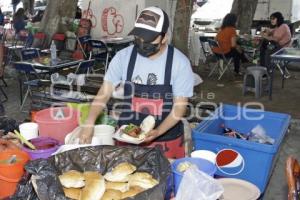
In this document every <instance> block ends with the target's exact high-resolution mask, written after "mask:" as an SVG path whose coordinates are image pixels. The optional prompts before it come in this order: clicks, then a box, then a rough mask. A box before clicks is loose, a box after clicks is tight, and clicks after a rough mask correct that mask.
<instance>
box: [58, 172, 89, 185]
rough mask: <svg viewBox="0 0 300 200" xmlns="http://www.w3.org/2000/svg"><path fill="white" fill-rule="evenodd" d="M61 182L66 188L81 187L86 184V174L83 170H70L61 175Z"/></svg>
mask: <svg viewBox="0 0 300 200" xmlns="http://www.w3.org/2000/svg"><path fill="white" fill-rule="evenodd" d="M59 180H60V183H61V184H62V185H63V186H64V187H66V188H81V187H83V186H85V182H84V180H85V179H84V176H83V174H82V173H81V172H79V171H76V170H70V171H67V172H65V173H63V174H62V175H60V176H59Z"/></svg>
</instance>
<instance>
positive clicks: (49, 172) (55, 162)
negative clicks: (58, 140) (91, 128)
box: [12, 146, 171, 200]
mask: <svg viewBox="0 0 300 200" xmlns="http://www.w3.org/2000/svg"><path fill="white" fill-rule="evenodd" d="M122 162H130V163H132V164H133V165H135V166H136V167H137V171H143V172H148V173H150V174H152V175H153V176H154V177H155V178H156V179H157V180H158V181H159V184H158V185H156V186H155V187H153V188H151V189H149V190H146V191H144V192H141V193H139V194H138V195H136V196H135V197H133V198H127V199H132V200H133V199H134V200H154V199H155V200H160V199H164V196H165V193H166V183H167V178H168V176H169V175H170V174H171V167H170V163H169V161H168V160H167V159H166V158H165V157H164V156H163V153H162V152H161V151H160V150H159V149H158V148H142V147H137V146H126V147H117V146H94V147H84V148H79V149H74V150H71V151H67V152H64V153H61V154H58V155H55V156H52V157H50V158H48V159H38V160H33V161H30V162H29V163H28V164H27V165H26V166H25V169H26V171H27V172H29V173H30V174H31V175H34V177H35V179H37V180H38V181H35V184H36V188H35V191H36V192H37V193H38V197H39V198H40V200H46V199H47V200H63V199H67V198H66V197H64V195H63V196H62V194H63V191H62V186H61V184H60V182H59V180H58V178H57V177H58V175H60V174H62V173H63V172H65V171H69V170H72V169H74V170H79V171H98V172H100V173H101V174H105V173H106V172H108V171H111V170H112V168H113V167H114V166H116V165H118V164H119V163H122ZM26 180H27V181H26ZM26 180H24V181H22V182H21V183H20V184H19V185H18V188H17V192H16V194H15V195H14V196H13V197H12V199H13V200H20V199H30V200H37V199H38V197H37V195H36V193H35V192H32V191H33V189H32V184H31V181H32V178H31V179H30V180H31V181H29V180H28V178H27V179H26Z"/></svg>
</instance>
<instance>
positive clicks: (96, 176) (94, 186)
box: [59, 162, 158, 200]
mask: <svg viewBox="0 0 300 200" xmlns="http://www.w3.org/2000/svg"><path fill="white" fill-rule="evenodd" d="M59 180H60V182H61V184H62V185H63V187H64V192H65V195H66V197H68V198H71V199H76V200H121V199H125V198H127V197H133V196H135V195H137V194H138V193H140V192H143V191H145V190H147V189H150V188H152V187H154V186H155V185H157V184H158V181H157V180H156V179H154V178H153V177H152V175H151V174H149V173H147V172H136V167H135V166H134V165H132V164H130V163H128V162H123V163H120V164H118V165H117V166H115V167H114V168H113V169H112V171H110V172H107V173H106V174H105V175H104V176H102V175H101V174H100V173H98V172H92V171H86V172H84V173H81V172H78V171H76V170H70V171H67V172H65V173H63V174H62V175H60V176H59Z"/></svg>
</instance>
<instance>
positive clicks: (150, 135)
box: [143, 129, 160, 143]
mask: <svg viewBox="0 0 300 200" xmlns="http://www.w3.org/2000/svg"><path fill="white" fill-rule="evenodd" d="M159 136H160V134H159V132H158V130H156V129H153V130H152V131H150V132H149V133H148V134H147V135H146V137H145V139H144V141H143V143H151V142H152V141H153V140H155V139H156V138H157V137H159Z"/></svg>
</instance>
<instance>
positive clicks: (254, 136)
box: [249, 124, 275, 144]
mask: <svg viewBox="0 0 300 200" xmlns="http://www.w3.org/2000/svg"><path fill="white" fill-rule="evenodd" d="M249 140H250V141H253V142H258V143H262V144H274V143H275V139H273V138H271V137H270V136H268V135H267V134H266V130H265V129H264V128H263V127H262V126H261V125H260V124H258V125H257V126H255V127H254V128H253V129H252V130H251V132H250V136H249Z"/></svg>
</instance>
